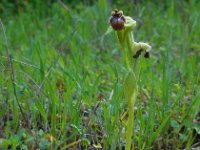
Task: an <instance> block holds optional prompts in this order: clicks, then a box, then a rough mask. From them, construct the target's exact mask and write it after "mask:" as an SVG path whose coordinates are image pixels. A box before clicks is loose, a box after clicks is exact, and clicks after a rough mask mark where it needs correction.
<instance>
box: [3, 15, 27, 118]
mask: <svg viewBox="0 0 200 150" xmlns="http://www.w3.org/2000/svg"><path fill="white" fill-rule="evenodd" d="M0 24H1V28H2V31H3V35H4V46H5V49H6V51H7V58H8V64H9V67H10V70H11V80H12V86H13V93H14V95H15V99H16V101H17V105H18V107H19V110H20V112H21V114H22V117H23V118H24V120H26V117H25V114H24V113H23V110H22V107H21V105H20V103H19V98H18V96H17V90H16V86H15V73H14V67H13V63H12V55H11V53H10V50H9V47H8V41H7V37H6V31H5V28H4V25H3V22H2V21H1V18H0Z"/></svg>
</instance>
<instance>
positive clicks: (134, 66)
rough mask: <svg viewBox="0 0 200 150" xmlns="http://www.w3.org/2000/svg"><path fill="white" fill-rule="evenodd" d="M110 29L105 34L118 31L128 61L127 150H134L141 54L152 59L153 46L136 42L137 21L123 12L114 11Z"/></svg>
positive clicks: (126, 92)
mask: <svg viewBox="0 0 200 150" xmlns="http://www.w3.org/2000/svg"><path fill="white" fill-rule="evenodd" d="M109 24H110V26H109V28H108V30H107V32H106V33H105V34H108V33H110V32H112V31H116V33H117V37H118V41H119V44H120V46H121V50H122V53H123V56H124V58H125V61H126V65H127V69H128V74H127V75H126V77H125V80H124V85H123V86H124V96H125V99H126V100H127V103H128V122H127V130H126V147H125V149H126V150H130V149H131V147H132V149H134V143H133V142H132V135H133V131H134V129H133V127H134V125H133V123H134V105H135V102H136V99H137V94H138V80H139V73H140V68H141V65H140V59H141V54H142V53H144V55H143V56H144V58H149V57H150V53H149V52H150V50H151V46H150V45H148V44H147V43H143V42H135V40H134V36H133V31H134V28H135V27H136V21H135V20H133V19H132V18H131V17H129V16H125V15H123V12H122V11H119V10H117V9H116V10H114V11H113V12H112V16H111V17H110V19H109Z"/></svg>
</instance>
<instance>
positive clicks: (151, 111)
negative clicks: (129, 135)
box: [0, 0, 200, 149]
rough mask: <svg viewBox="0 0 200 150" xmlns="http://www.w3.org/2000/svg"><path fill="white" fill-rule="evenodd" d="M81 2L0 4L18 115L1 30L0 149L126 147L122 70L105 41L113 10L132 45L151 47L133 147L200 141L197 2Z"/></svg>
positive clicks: (112, 45)
mask: <svg viewBox="0 0 200 150" xmlns="http://www.w3.org/2000/svg"><path fill="white" fill-rule="evenodd" d="M84 2H87V1H84ZM84 2H83V3H82V2H77V3H67V2H66V3H60V2H59V1H55V2H53V3H48V4H47V3H44V2H42V1H35V2H34V3H33V4H32V3H31V2H30V4H29V1H25V2H24V3H22V4H23V5H22V6H21V5H17V6H18V7H17V8H14V6H13V5H11V4H12V3H8V2H7V3H6V2H5V1H2V4H0V8H1V9H0V10H1V12H2V13H1V14H0V16H1V19H2V22H3V24H4V27H5V30H6V36H7V40H8V47H9V49H10V51H11V55H12V63H13V68H14V74H15V81H14V84H15V86H16V92H17V97H18V99H19V102H20V105H21V107H22V110H23V113H24V115H25V117H26V119H24V118H23V116H22V114H21V112H20V110H19V107H18V104H17V101H16V96H15V95H14V92H13V85H12V80H11V69H10V67H9V62H8V59H7V58H8V54H7V52H6V49H5V47H4V44H5V43H4V36H3V31H2V30H1V32H0V119H1V124H0V125H1V126H0V139H1V140H0V141H2V142H1V144H0V147H2V148H3V149H7V148H13V149H16V148H24V149H35V148H38V147H40V149H58V148H61V149H67V148H74V149H81V148H82V149H92V148H98V147H103V148H104V149H122V148H123V147H124V143H125V134H124V133H125V126H124V125H123V123H122V122H121V121H120V117H121V116H122V115H123V113H124V112H125V111H126V108H127V105H126V101H125V100H124V97H123V87H122V85H123V79H124V77H125V75H126V72H127V70H126V68H125V67H124V66H125V64H124V62H123V60H122V57H121V52H120V46H119V44H118V41H117V38H116V36H115V33H114V32H113V33H112V34H109V35H107V36H105V37H104V36H103V35H104V33H105V31H106V30H107V28H108V26H109V24H108V19H109V17H110V14H111V11H112V10H113V9H115V8H118V9H121V10H123V11H124V14H125V15H127V16H131V17H133V18H134V19H135V20H136V21H137V28H136V29H135V30H134V36H135V40H136V41H144V42H149V43H150V45H151V46H152V53H151V58H150V59H144V60H143V62H142V64H143V65H142V70H141V75H140V83H139V84H140V89H139V95H138V98H137V103H136V107H135V110H136V113H135V116H136V118H135V120H136V121H135V124H134V129H133V130H134V137H133V140H134V143H135V145H136V147H137V148H138V149H161V148H170V149H181V148H190V147H192V146H194V144H195V143H198V142H199V140H198V139H199V135H200V126H199V124H200V122H199V108H200V90H199V89H200V76H199V70H200V53H199V52H200V38H199V37H200V27H199V23H200V13H199V9H200V3H199V2H198V1H195V0H193V1H192V0H190V1H173V0H169V1H165V2H161V1H138V2H134V1H130V2H129V1H116V2H114V1H104V0H98V1H95V2H93V3H92V4H88V3H89V2H88V3H84ZM64 4H65V5H66V6H65V5H64ZM59 55H60V56H59ZM38 91H39V93H40V94H39V95H38Z"/></svg>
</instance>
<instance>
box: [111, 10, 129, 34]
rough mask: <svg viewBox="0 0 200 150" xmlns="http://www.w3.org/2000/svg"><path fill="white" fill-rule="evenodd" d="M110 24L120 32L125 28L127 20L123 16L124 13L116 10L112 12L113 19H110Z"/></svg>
mask: <svg viewBox="0 0 200 150" xmlns="http://www.w3.org/2000/svg"><path fill="white" fill-rule="evenodd" d="M109 22H110V25H111V26H112V28H113V29H114V30H117V31H119V30H122V29H123V28H124V24H125V22H126V19H125V17H124V15H123V12H122V11H119V10H117V9H116V10H115V11H113V12H112V17H111V18H110V21H109Z"/></svg>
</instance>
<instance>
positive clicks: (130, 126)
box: [125, 91, 136, 150]
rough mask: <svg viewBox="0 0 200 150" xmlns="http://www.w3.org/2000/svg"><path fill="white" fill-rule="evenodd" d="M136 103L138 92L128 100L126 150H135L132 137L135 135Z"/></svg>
mask: <svg viewBox="0 0 200 150" xmlns="http://www.w3.org/2000/svg"><path fill="white" fill-rule="evenodd" d="M135 101H136V92H135V91H134V93H133V95H132V97H131V98H130V99H128V114H129V117H128V124H127V132H126V147H125V149H126V150H130V149H131V144H132V149H134V142H133V143H132V142H131V141H132V135H133V124H134V105H135Z"/></svg>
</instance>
